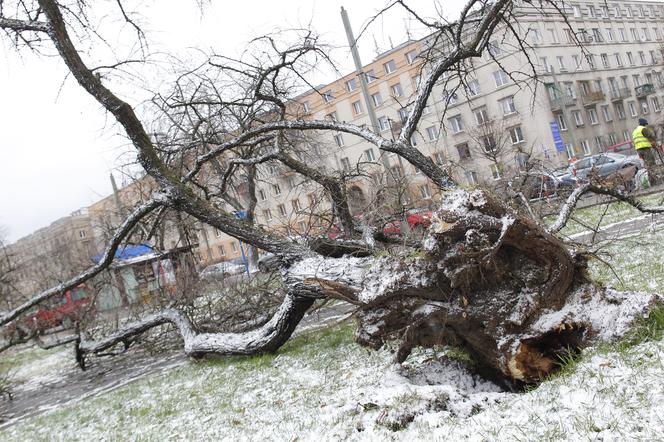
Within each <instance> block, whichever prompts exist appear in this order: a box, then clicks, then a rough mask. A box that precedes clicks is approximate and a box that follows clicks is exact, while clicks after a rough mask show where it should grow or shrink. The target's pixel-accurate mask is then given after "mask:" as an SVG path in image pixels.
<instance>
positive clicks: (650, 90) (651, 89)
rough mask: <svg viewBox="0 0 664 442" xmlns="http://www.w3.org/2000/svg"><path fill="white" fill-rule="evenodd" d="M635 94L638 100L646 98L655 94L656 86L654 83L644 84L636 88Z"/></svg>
mask: <svg viewBox="0 0 664 442" xmlns="http://www.w3.org/2000/svg"><path fill="white" fill-rule="evenodd" d="M634 92H635V93H636V96H637V97H638V98H641V97H645V96H646V95H650V94H654V93H655V86H654V85H653V84H652V83H646V84H642V85H641V86H637V87H635V88H634Z"/></svg>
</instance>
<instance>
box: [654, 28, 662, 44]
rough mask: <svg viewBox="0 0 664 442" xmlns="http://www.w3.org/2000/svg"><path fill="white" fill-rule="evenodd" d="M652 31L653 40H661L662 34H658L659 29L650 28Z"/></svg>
mask: <svg viewBox="0 0 664 442" xmlns="http://www.w3.org/2000/svg"><path fill="white" fill-rule="evenodd" d="M652 31H653V33H654V34H655V40H657V41H659V40H661V39H662V34H660V33H659V28H652Z"/></svg>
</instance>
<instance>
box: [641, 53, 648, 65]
mask: <svg viewBox="0 0 664 442" xmlns="http://www.w3.org/2000/svg"><path fill="white" fill-rule="evenodd" d="M639 59H640V60H641V64H642V65H646V64H648V62H647V61H646V54H644V53H643V51H639Z"/></svg>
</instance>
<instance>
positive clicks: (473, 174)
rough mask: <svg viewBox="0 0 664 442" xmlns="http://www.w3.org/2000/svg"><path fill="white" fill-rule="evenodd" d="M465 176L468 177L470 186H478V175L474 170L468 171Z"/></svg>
mask: <svg viewBox="0 0 664 442" xmlns="http://www.w3.org/2000/svg"><path fill="white" fill-rule="evenodd" d="M464 175H466V181H467V182H468V185H470V186H474V185H475V184H477V173H476V172H475V171H473V170H467V171H466V172H465V173H464Z"/></svg>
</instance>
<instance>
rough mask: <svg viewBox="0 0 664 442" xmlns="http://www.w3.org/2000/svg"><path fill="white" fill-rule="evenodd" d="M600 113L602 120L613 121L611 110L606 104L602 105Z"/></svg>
mask: <svg viewBox="0 0 664 442" xmlns="http://www.w3.org/2000/svg"><path fill="white" fill-rule="evenodd" d="M602 115H604V121H606V122H607V123H608V122H610V121H613V117H612V116H611V111H610V110H609V105H608V104H606V105H604V106H602Z"/></svg>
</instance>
